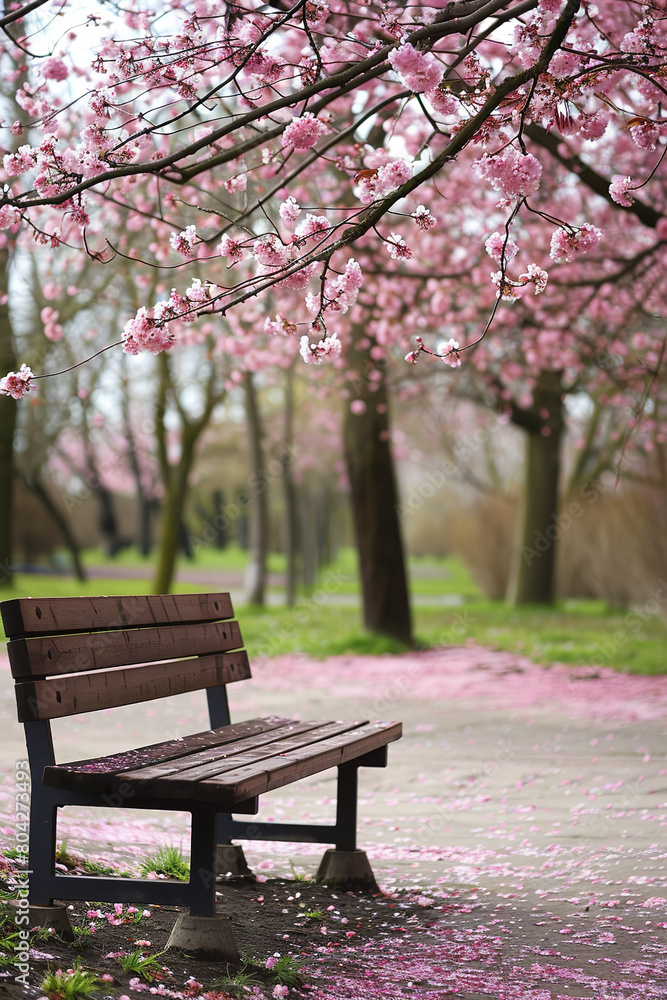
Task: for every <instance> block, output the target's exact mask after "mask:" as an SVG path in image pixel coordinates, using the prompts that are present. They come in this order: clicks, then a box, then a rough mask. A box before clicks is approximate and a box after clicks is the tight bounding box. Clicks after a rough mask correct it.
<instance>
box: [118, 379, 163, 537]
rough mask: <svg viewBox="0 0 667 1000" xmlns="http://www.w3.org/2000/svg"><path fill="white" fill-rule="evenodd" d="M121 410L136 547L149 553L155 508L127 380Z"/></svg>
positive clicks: (124, 385) (124, 384)
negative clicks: (131, 481) (133, 502)
mask: <svg viewBox="0 0 667 1000" xmlns="http://www.w3.org/2000/svg"><path fill="white" fill-rule="evenodd" d="M121 406H122V412H123V433H124V436H125V440H126V441H127V457H128V460H129V463H130V469H131V470H132V478H133V479H134V492H135V494H136V497H137V548H138V549H139V552H140V553H141V555H142V556H148V555H150V551H151V547H152V538H151V515H152V512H153V510H154V508H155V500H154V499H153V498H152V497H149V496H148V494H147V493H146V490H145V488H144V479H143V475H142V471H141V464H140V462H139V452H138V449H137V440H136V437H135V434H134V427H133V424H132V416H131V414H130V400H129V392H128V387H127V382H124V383H123V395H122V397H121Z"/></svg>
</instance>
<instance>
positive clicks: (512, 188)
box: [473, 146, 542, 200]
mask: <svg viewBox="0 0 667 1000" xmlns="http://www.w3.org/2000/svg"><path fill="white" fill-rule="evenodd" d="M473 166H474V168H475V170H476V171H477V173H478V174H479V176H480V177H481V178H483V179H484V180H486V181H488V182H489V184H490V185H491V187H492V188H493V189H494V191H499V192H500V193H501V194H502V195H503V196H504V197H505V198H508V199H510V200H514V199H517V198H526V197H527V196H528V195H529V194H534V193H535V191H537V189H538V188H539V186H540V177H541V176H542V164H541V163H540V161H539V160H537V159H536V158H535V157H534V156H533V154H532V153H520V152H519V151H518V150H517V149H514V147H513V146H511V147H510V148H509V149H506V150H505V152H504V153H501V155H500V156H483V157H482V159H481V160H475V162H474V164H473Z"/></svg>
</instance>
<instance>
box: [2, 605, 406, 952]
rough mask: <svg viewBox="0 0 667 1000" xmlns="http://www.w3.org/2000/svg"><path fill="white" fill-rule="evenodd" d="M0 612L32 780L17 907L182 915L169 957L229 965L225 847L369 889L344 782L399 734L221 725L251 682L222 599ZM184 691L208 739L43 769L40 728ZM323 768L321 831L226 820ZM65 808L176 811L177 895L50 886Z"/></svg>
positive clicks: (381, 729)
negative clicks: (219, 907)
mask: <svg viewBox="0 0 667 1000" xmlns="http://www.w3.org/2000/svg"><path fill="white" fill-rule="evenodd" d="M0 610H1V613H2V620H3V623H4V627H5V632H6V635H7V637H8V640H9V641H8V646H7V648H8V652H9V660H10V664H11V669H12V674H13V676H14V678H15V682H16V698H17V705H18V715H19V721H21V722H23V723H24V726H25V735H26V743H27V750H28V759H29V762H30V771H31V780H32V795H31V808H30V830H29V852H30V853H29V868H30V871H31V875H30V888H29V891H30V904H31V907H33V908H37V907H49V906H51V905H52V903H53V900H54V899H59V900H84V899H86V900H95V901H99V900H103V901H107V902H128V903H129V902H132V903H153V904H163V905H171V906H182V907H188V908H189V911H190V918H189V919H185V915H184V916H183V917H181V918H179V920H180V923H177V927H176V928H175V931H174V934H173V935H172V939H171V944H172V945H175V946H183V947H187V948H190V949H194V950H198V951H200V952H202V953H206V954H208V955H209V956H212V957H218V958H224V959H225V960H228V961H236V960H237V959H238V952H237V950H236V944H235V942H234V939H233V935H232V934H231V930H230V929H229V927H228V925H224V921H223V922H222V923H221V921H220V918H218V917H216V877H218V875H219V874H224V873H225V872H226V871H228V869H229V867H230V866H229V865H228V864H227V862H226V860H225V859H226V858H227V857H228V855H229V854H230V852H231V853H233V852H232V850H231V842H232V839H233V838H234V839H240V840H243V839H249V840H253V839H259V840H286V841H293V842H312V843H322V844H333V845H334V849H333V851H328V852H327V854H326V855H325V859H326V860H325V862H323V866H321V867H320V876H319V877H320V878H321V880H322V881H326V880H327V878H328V877H329V876H330V875H331V873H332V872H334V873H335V872H336V871H339V872H340V873H342V875H343V877H345V875H346V873H347V874H350V873H351V874H352V876H354V875H355V874H356V875H359V877H360V878H362V879H363V878H369V879H371V880H372V872H371V871H370V867H369V866H368V862H367V860H366V856H365V854H364V853H363V852H361V851H358V850H357V846H356V825H357V823H356V811H357V771H358V768H359V767H368V766H370V767H383V766H385V765H386V760H387V745H388V744H389V743H390V742H392V741H393V740H397V739H399V737H400V736H401V726H400V723H395V722H391V723H383V722H367V721H362V722H359V721H357V722H340V721H337V722H300V721H296V720H293V719H283V718H278V717H276V716H270V717H268V718H257V719H250V720H248V721H245V722H240V723H236V724H234V725H232V724H231V722H230V717H229V708H228V702H227V690H226V685H227V684H229V683H231V682H233V681H239V680H243V679H245V678H248V677H250V667H249V663H248V656H247V654H246V652H245V650H243V649H242V648H241V646H242V641H241V633H240V630H239V626H238V623H237V622H236V621H233V620H232V616H233V611H232V604H231V600H230V597H229V595H228V594H196V595H195V594H185V595H177V596H153V597H145V596H139V597H89V598H88V597H82V598H55V599H52V600H41V599H39V600H38V599H20V600H10V601H4V602H3V603H2V604H0ZM197 690H206V696H207V700H208V713H209V721H210V726H211V728H210V729H209V730H206V731H205V732H201V733H197V734H195V735H192V736H186V737H184V738H182V739H181V738H178V739H170V740H167V741H166V742H164V743H157V744H153V745H152V746H146V747H142V748H140V749H130V750H128V751H126V752H124V753H116V754H112V755H110V756H106V757H98V758H94V757H91V758H90V759H89V760H83V761H77V762H74V763H57V762H56V760H55V756H54V747H53V741H52V735H51V720H52V719H56V718H63V717H67V716H72V715H77V714H80V713H84V712H92V711H97V710H100V709H107V708H114V707H118V706H123V705H126V706H127V705H136V704H137V703H140V702H144V701H148V700H150V699H154V698H163V697H166V696H167V695H172V694H174V695H175V694H181V693H183V692H188V691H197ZM295 696H296V692H295ZM332 767H337V769H338V776H337V777H338V781H337V788H338V798H337V806H336V820H335V823H334V824H328V825H314V824H278V823H262V822H254V821H253V822H250V821H248V820H243V819H238V818H233V817H232V813H235V814H239V815H243V814H255V813H257V812H258V808H259V805H258V803H259V797H260V795H261V794H262V793H263V792H268V791H270V790H272V789H275V788H280V787H281V786H283V785H287V784H289V783H291V782H294V781H297V780H299V779H300V778H304V777H306V776H307V775H311V774H315V773H317V772H320V771H323V770H325V769H328V768H332ZM66 805H81V806H102V807H104V806H114V807H123V808H132V809H170V810H183V811H186V812H190V813H191V815H192V826H191V850H190V871H191V875H190V881H189V882H186V883H179V882H175V881H164V880H159V881H156V880H150V879H135V878H120V877H116V878H114V877H107V876H105V877H96V876H75V875H66V874H56V871H55V850H56V822H57V810H58V808H59V807H61V806H66ZM216 859H217V860H216ZM221 859H222V861H221ZM221 864H222V871H220V868H221ZM350 864H351V866H352V867H350ZM332 865H333V867H332ZM337 865H338V867H337ZM202 928H203V931H202ZM179 935H180V936H179Z"/></svg>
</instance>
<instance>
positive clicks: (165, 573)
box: [153, 353, 222, 594]
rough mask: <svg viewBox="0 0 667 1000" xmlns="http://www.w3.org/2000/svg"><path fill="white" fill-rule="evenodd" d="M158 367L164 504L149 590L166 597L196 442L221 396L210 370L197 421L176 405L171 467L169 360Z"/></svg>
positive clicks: (158, 428)
mask: <svg viewBox="0 0 667 1000" xmlns="http://www.w3.org/2000/svg"><path fill="white" fill-rule="evenodd" d="M158 366H159V367H158V370H159V383H158V393H157V401H156V407H155V428H156V438H157V450H158V460H159V464H160V472H161V475H162V483H163V488H164V500H163V503H162V523H161V534H160V552H159V555H158V562H157V566H156V569H155V578H154V581H153V588H154V592H155V593H156V594H169V593H170V592H171V587H172V584H173V580H174V573H175V570H176V558H177V555H178V551H179V547H180V543H181V538H182V535H181V532H182V525H183V522H184V511H185V502H186V500H187V496H188V490H189V485H190V484H189V479H190V474H191V472H192V469H193V466H194V463H195V458H196V453H197V442H198V441H199V438H200V436H201V434H202V433H203V431H204V430H205V429H206V427H207V426H208V423H209V420H210V419H211V414H212V413H213V410H214V409H215V406H216V404H217V403H218V402H219V401H220V399H221V398H222V396H221V395H220V394H218V393H216V391H215V381H216V375H215V369H214V368H213V367H211V369H210V375H209V379H208V382H207V385H206V400H205V403H204V408H203V410H202V412H201V414H200V415H199V417H197V418H196V419H194V420H192V419H190V418H189V417H188V415H187V413H186V411H185V410H184V409H183V408H182V407H180V406H178V405H177V408H178V411H179V415H180V419H181V442H180V443H181V453H180V457H179V460H178V462H177V463H175V464H172V463H170V461H169V457H168V453H167V428H166V424H165V415H166V412H167V402H168V398H169V394H170V392H171V391H172V384H171V376H170V367H169V357H168V356H167V355H166V354H164V353H163V354H160V355H158Z"/></svg>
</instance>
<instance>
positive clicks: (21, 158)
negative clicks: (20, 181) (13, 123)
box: [2, 146, 37, 177]
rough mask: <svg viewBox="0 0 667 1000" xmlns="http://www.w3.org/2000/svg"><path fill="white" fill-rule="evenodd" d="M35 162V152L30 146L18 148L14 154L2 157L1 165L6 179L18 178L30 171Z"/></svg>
mask: <svg viewBox="0 0 667 1000" xmlns="http://www.w3.org/2000/svg"><path fill="white" fill-rule="evenodd" d="M36 162H37V150H36V149H33V148H32V146H19V148H18V150H17V152H16V153H10V154H8V155H7V156H5V157H3V160H2V163H3V166H4V168H5V173H6V174H7V176H8V177H18V176H19V175H20V174H24V173H25V172H26V170H31V169H32V167H34V166H35V163H36Z"/></svg>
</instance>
